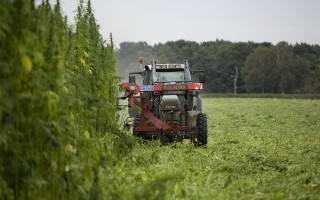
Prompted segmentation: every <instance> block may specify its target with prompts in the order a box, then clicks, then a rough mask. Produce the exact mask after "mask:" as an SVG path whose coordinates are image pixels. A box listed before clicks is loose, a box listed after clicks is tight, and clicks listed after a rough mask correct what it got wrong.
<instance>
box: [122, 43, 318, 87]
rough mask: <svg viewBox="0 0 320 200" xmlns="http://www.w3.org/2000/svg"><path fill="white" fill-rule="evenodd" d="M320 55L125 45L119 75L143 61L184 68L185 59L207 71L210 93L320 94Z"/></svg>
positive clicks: (236, 47)
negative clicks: (140, 59) (178, 65)
mask: <svg viewBox="0 0 320 200" xmlns="http://www.w3.org/2000/svg"><path fill="white" fill-rule="evenodd" d="M319 53H320V46H319V45H308V44H305V43H301V44H295V45H290V44H288V43H286V42H279V43H278V44H277V45H272V44H271V43H267V42H264V43H254V42H237V43H232V42H228V41H223V40H216V41H210V42H203V43H196V42H192V41H185V40H178V41H168V42H166V43H165V44H162V43H159V44H155V45H153V46H150V45H148V44H147V43H146V42H139V43H133V42H123V43H121V44H120V49H119V54H118V60H119V64H118V71H119V75H121V76H123V77H127V76H128V73H129V72H132V71H138V69H139V64H138V62H137V60H138V57H140V56H143V57H144V58H145V59H146V62H145V63H146V64H150V61H151V60H156V61H157V62H158V63H182V62H183V61H184V60H186V59H187V60H189V61H190V64H191V67H192V69H204V70H206V77H207V83H206V85H205V87H204V90H205V92H208V93H209V92H211V93H212V92H214V93H223V92H224V93H230V92H234V91H236V92H237V93H248V92H255V93H256V92H258V93H265V92H272V93H319V92H320V81H319V80H320V76H319V68H318V67H317V66H318V65H319V64H320V59H319ZM236 71H238V72H239V74H238V76H237V75H236ZM235 79H236V81H235ZM235 84H236V85H235Z"/></svg>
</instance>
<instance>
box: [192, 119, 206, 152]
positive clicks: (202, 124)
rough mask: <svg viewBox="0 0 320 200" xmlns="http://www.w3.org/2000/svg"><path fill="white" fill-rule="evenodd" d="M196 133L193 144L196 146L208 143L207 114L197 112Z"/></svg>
mask: <svg viewBox="0 0 320 200" xmlns="http://www.w3.org/2000/svg"><path fill="white" fill-rule="evenodd" d="M197 127H198V134H197V135H196V138H195V139H196V140H195V141H194V144H195V145H196V146H199V147H201V146H205V145H207V143H208V127H207V116H206V114H204V113H200V114H198V117H197Z"/></svg>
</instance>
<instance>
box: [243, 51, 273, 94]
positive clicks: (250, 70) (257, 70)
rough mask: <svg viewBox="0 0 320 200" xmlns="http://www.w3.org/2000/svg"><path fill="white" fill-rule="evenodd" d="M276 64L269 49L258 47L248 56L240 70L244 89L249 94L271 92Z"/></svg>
mask: <svg viewBox="0 0 320 200" xmlns="http://www.w3.org/2000/svg"><path fill="white" fill-rule="evenodd" d="M275 69H276V63H275V61H274V59H273V57H272V51H271V49H270V48H266V47H259V48H257V49H256V50H255V52H254V53H253V54H251V55H249V56H248V58H247V59H246V61H245V64H244V68H243V69H242V74H243V79H244V81H245V87H246V89H247V90H248V91H250V92H258V91H260V92H261V93H265V92H273V89H274V76H273V72H274V71H275Z"/></svg>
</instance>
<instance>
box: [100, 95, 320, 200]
mask: <svg viewBox="0 0 320 200" xmlns="http://www.w3.org/2000/svg"><path fill="white" fill-rule="evenodd" d="M203 101H204V102H203V106H204V109H203V110H204V111H205V112H206V114H207V116H208V126H209V127H208V130H209V133H208V134H209V135H208V137H209V142H208V146H207V148H194V147H193V146H192V145H191V144H190V143H189V142H188V141H185V142H184V143H183V144H175V145H172V146H162V147H160V144H159V142H151V143H150V144H149V145H136V147H135V148H134V150H133V151H132V152H131V153H130V155H128V156H126V157H124V158H123V159H122V160H121V161H119V162H118V163H117V164H116V167H112V168H109V169H108V170H107V171H106V172H105V173H104V176H105V180H106V182H110V183H111V182H112V184H111V185H109V186H108V187H111V188H112V189H110V188H109V189H110V190H109V192H110V193H108V195H109V197H112V198H114V199H319V198H320V135H319V133H320V123H319V121H320V101H319V100H295V99H290V100H287V99H285V100H284V99H281V100H280V99H241V98H236V99H235V98H205V99H204V100H203Z"/></svg>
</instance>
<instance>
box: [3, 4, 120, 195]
mask: <svg viewBox="0 0 320 200" xmlns="http://www.w3.org/2000/svg"><path fill="white" fill-rule="evenodd" d="M0 66H1V67H0V199H103V198H104V195H106V194H108V188H109V187H110V184H109V183H108V182H107V181H100V180H101V179H102V177H104V176H106V174H107V173H102V172H104V171H107V166H111V165H114V162H115V160H116V159H117V158H118V157H117V155H118V154H119V153H121V152H120V150H121V149H120V150H119V145H121V142H122V141H123V140H122V139H121V138H124V137H121V134H123V132H122V130H120V129H119V125H118V118H119V116H118V114H117V113H118V111H117V108H116V101H115V99H116V96H117V92H118V91H117V90H118V81H119V78H118V76H117V75H116V70H117V68H116V56H115V52H114V47H113V40H112V35H110V40H109V41H108V42H107V41H105V40H104V39H103V38H102V36H101V34H100V33H99V26H98V24H97V23H96V20H95V17H94V14H93V11H92V8H91V2H90V0H89V1H88V2H87V4H84V2H83V0H80V2H79V6H78V8H77V14H76V17H75V25H69V24H68V20H67V17H64V16H62V12H61V7H60V2H59V0H57V1H56V4H55V5H54V6H52V5H51V4H50V3H49V1H48V0H45V1H44V0H43V1H42V2H40V5H38V6H36V5H35V3H34V1H33V0H5V1H0ZM123 145H125V144H123ZM109 195H110V194H109Z"/></svg>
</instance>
